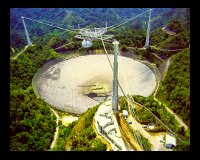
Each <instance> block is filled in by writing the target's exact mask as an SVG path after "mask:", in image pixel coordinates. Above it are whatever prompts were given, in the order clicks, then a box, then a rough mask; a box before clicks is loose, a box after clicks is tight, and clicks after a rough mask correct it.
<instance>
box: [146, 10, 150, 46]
mask: <svg viewBox="0 0 200 160" xmlns="http://www.w3.org/2000/svg"><path fill="white" fill-rule="evenodd" d="M150 20H151V9H150V10H149V22H148V27H147V36H146V43H145V48H148V47H149V36H150V34H149V32H150Z"/></svg>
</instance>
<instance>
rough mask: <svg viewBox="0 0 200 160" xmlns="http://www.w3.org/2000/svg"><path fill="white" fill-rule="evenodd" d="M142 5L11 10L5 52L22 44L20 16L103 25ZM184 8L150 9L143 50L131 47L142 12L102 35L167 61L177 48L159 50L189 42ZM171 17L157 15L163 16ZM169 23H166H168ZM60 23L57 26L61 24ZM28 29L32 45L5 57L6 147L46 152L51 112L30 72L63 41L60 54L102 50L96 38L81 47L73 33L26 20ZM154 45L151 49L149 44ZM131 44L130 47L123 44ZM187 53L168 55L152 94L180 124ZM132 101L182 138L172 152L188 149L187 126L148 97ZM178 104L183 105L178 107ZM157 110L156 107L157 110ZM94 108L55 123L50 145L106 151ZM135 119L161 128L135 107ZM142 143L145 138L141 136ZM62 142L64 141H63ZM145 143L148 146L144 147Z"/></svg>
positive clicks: (141, 28) (185, 112)
mask: <svg viewBox="0 0 200 160" xmlns="http://www.w3.org/2000/svg"><path fill="white" fill-rule="evenodd" d="M146 10H147V9H132V8H126V9H117V8H116V9H113V8H99V9H92V8H91V9H87V8H85V9H84V8H79V9H76V8H68V9H63V8H62V9H55V8H51V9H41V8H38V9H21V8H20V9H18V8H14V9H11V18H10V25H11V33H10V49H11V50H10V55H11V56H12V57H13V56H14V55H16V54H17V53H19V52H20V51H21V50H22V48H23V47H24V46H25V45H26V44H27V42H26V36H25V34H24V28H23V24H22V23H21V19H20V17H21V16H26V17H30V18H35V19H38V20H41V21H44V22H47V23H48V22H53V23H55V24H56V25H58V26H61V27H63V28H69V29H70V28H77V26H78V23H79V24H80V27H95V26H97V27H99V26H105V22H109V23H108V26H110V25H113V24H116V23H119V22H122V21H124V20H125V19H127V18H130V17H132V16H135V15H138V14H140V13H142V12H144V11H146ZM189 12H190V9H185V8H182V9H180V8H179V9H175V8H174V9H169V8H165V9H160V8H157V9H155V10H154V11H153V12H152V22H153V23H152V26H151V35H150V45H151V46H152V47H149V48H148V49H146V50H140V49H137V47H139V48H141V47H143V46H144V45H145V38H146V27H147V25H146V22H145V21H147V20H148V14H147V15H146V16H143V17H142V18H140V19H136V20H135V21H132V22H131V23H130V24H127V25H125V26H124V27H121V28H120V29H113V30H111V31H109V32H108V34H114V36H115V38H117V39H118V40H119V42H120V49H121V50H122V51H128V50H132V51H134V53H135V54H136V55H139V56H141V59H147V60H149V61H150V62H153V63H157V60H156V59H155V56H153V55H152V53H155V54H157V55H158V56H159V57H161V58H162V59H167V58H169V57H171V56H172V55H174V54H176V53H177V52H171V51H167V50H158V49H156V48H161V49H169V50H171V49H183V48H188V47H189V44H190V36H189V34H190V31H189V28H190V27H189V26H190V16H189V14H190V13H189ZM165 16H166V17H169V19H173V20H172V21H169V20H168V19H163V17H165ZM168 22H169V23H168ZM61 23H62V24H61ZM26 25H27V29H28V32H29V34H30V38H31V41H33V43H34V46H33V47H29V48H28V49H27V50H26V51H25V52H24V53H23V54H22V55H20V56H19V58H18V59H16V60H13V59H11V62H10V149H11V150H19V151H21V150H40V151H42V150H48V149H49V147H50V145H51V141H52V139H53V135H54V131H55V127H56V124H55V116H54V115H53V113H51V111H50V109H49V108H50V106H49V105H48V104H47V103H46V102H44V101H43V100H41V99H37V98H36V96H35V94H34V91H33V88H32V85H31V81H32V78H33V75H34V74H35V72H36V71H37V69H38V68H39V67H41V66H42V65H43V64H44V63H46V62H47V61H49V60H51V59H52V58H57V57H61V55H59V56H58V54H57V53H56V52H55V51H53V49H55V48H57V47H59V46H62V45H64V44H67V43H71V42H74V43H72V44H70V45H68V46H65V47H63V48H62V49H58V50H56V51H58V52H60V53H67V54H68V52H70V54H71V53H72V51H73V52H74V53H75V51H77V50H78V51H80V52H82V51H87V52H89V50H95V49H102V47H103V46H102V43H101V41H93V46H92V47H90V48H89V49H84V48H81V41H79V40H76V39H75V38H74V35H75V33H73V32H72V33H69V32H66V31H61V30H58V29H55V28H51V27H48V26H45V25H41V24H38V23H32V22H30V21H28V20H26ZM161 26H162V27H164V26H166V27H165V29H166V30H167V31H172V32H174V33H175V34H174V35H169V34H168V33H166V32H165V31H163V30H162V29H161V28H160V27H161ZM154 46H155V47H156V48H155V47H154ZM128 47H136V48H134V49H133V48H132V49H130V48H128ZM106 48H107V49H112V44H108V43H106ZM189 59H190V51H189V49H187V50H184V51H182V52H181V53H178V54H177V55H175V56H173V57H172V58H171V63H170V67H169V70H168V73H167V76H166V78H165V79H164V80H163V81H162V83H161V85H160V88H159V90H158V94H157V97H158V99H160V100H161V101H163V102H164V103H166V104H167V105H168V107H169V108H171V109H172V110H173V111H174V112H175V113H176V114H178V115H179V116H180V117H181V118H182V119H183V120H184V122H185V123H186V124H187V125H189V122H190V77H189V73H190V68H189V65H190V61H189ZM136 99H137V100H138V102H141V103H144V105H146V107H148V108H149V109H151V110H152V112H153V113H155V114H156V115H157V116H158V117H160V118H161V120H162V121H163V122H164V123H165V124H166V125H167V126H169V127H170V128H171V129H172V130H173V131H175V132H177V133H178V134H179V135H181V136H182V137H183V139H184V140H183V141H181V142H180V143H178V146H177V147H176V150H181V149H182V150H188V148H189V146H190V143H189V138H190V134H189V132H190V131H189V130H187V131H185V130H184V129H183V128H179V127H177V122H175V119H174V117H173V116H171V115H168V114H166V113H167V112H166V113H165V110H164V107H163V106H158V105H157V103H156V102H155V101H153V99H152V97H149V98H145V99H144V98H142V97H137V98H136ZM119 103H122V106H121V107H122V108H121V109H122V110H123V109H127V102H126V101H125V99H124V98H123V97H121V98H120V99H119ZM183 106H184V107H183ZM159 107H161V108H162V110H160V109H159ZM96 109H97V107H94V108H92V109H90V110H88V111H87V112H86V113H85V114H83V115H82V116H81V118H80V120H79V121H78V122H77V123H72V124H71V125H70V126H68V127H64V126H63V125H59V128H60V131H61V132H60V133H59V138H58V140H57V144H56V146H55V148H54V149H55V150H68V149H70V150H106V145H105V144H103V143H102V142H101V141H100V140H99V139H98V138H97V137H96V134H95V132H94V130H93V128H92V118H93V116H94V113H95V112H96ZM137 114H138V117H137V120H138V121H139V122H140V123H142V124H149V123H154V124H155V125H157V126H158V128H157V131H161V130H163V128H162V127H161V126H160V125H159V124H158V123H157V122H156V120H155V118H154V117H153V116H152V115H151V114H149V113H148V112H147V111H146V110H144V109H141V110H140V111H138V113H137ZM144 142H145V143H146V140H145V139H144ZM65 143H66V144H65ZM147 146H148V145H147Z"/></svg>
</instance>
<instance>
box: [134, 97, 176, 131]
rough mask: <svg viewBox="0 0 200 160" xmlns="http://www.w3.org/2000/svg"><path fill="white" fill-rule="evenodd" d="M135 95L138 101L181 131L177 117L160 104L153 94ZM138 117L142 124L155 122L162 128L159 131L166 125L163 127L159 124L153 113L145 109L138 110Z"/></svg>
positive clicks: (173, 129)
mask: <svg viewBox="0 0 200 160" xmlns="http://www.w3.org/2000/svg"><path fill="white" fill-rule="evenodd" d="M133 97H134V100H135V101H136V102H138V103H140V104H142V105H143V106H144V107H146V108H148V109H149V110H150V111H151V112H152V113H153V114H154V115H156V116H157V117H158V118H159V119H160V120H161V121H162V122H163V123H164V124H165V125H167V126H168V127H169V128H170V129H171V130H172V131H174V132H179V130H180V127H179V124H178V122H177V121H176V119H175V117H174V116H173V115H171V114H170V113H169V112H168V111H167V110H166V109H165V107H164V106H163V105H162V104H161V105H159V103H158V102H156V101H155V100H154V99H153V97H152V96H150V97H143V96H133ZM136 119H137V120H138V121H139V122H140V123H142V124H146V125H147V124H150V123H151V124H155V125H157V126H159V129H160V130H159V131H162V130H163V129H165V128H164V127H161V125H160V124H159V122H157V120H156V119H155V118H154V117H153V115H152V114H151V113H149V112H148V111H147V110H145V109H141V110H139V111H138V113H137V118H136Z"/></svg>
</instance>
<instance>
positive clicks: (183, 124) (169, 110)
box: [154, 97, 188, 129]
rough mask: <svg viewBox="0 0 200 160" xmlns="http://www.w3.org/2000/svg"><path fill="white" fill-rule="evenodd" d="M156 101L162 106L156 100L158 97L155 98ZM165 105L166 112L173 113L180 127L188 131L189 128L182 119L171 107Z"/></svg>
mask: <svg viewBox="0 0 200 160" xmlns="http://www.w3.org/2000/svg"><path fill="white" fill-rule="evenodd" d="M154 100H155V101H157V102H158V103H159V105H161V102H160V101H159V100H158V99H156V97H154ZM163 105H164V106H165V108H166V110H167V111H168V112H169V113H171V114H172V115H174V117H175V119H176V120H177V121H178V123H179V125H180V126H183V127H184V128H185V129H188V126H187V125H186V124H185V123H184V122H183V121H182V119H181V118H180V117H179V116H178V115H176V114H175V113H174V112H173V111H172V110H171V109H170V108H169V107H167V106H166V105H165V104H164V103H163Z"/></svg>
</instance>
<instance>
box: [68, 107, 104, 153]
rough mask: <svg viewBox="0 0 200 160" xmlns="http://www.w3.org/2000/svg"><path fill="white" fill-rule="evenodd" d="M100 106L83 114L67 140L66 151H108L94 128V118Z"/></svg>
mask: <svg viewBox="0 0 200 160" xmlns="http://www.w3.org/2000/svg"><path fill="white" fill-rule="evenodd" d="M98 107H99V105H98V106H95V107H92V108H90V109H88V110H87V111H86V112H85V113H83V114H82V115H81V116H80V118H79V120H78V121H77V123H76V125H75V126H74V127H73V128H72V131H71V133H70V134H69V136H68V137H67V139H65V142H66V144H65V150H70V151H106V148H107V147H106V145H105V144H104V143H102V142H101V140H100V139H98V138H97V135H96V133H95V131H94V128H93V117H94V114H95V113H96V111H97V109H98Z"/></svg>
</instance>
